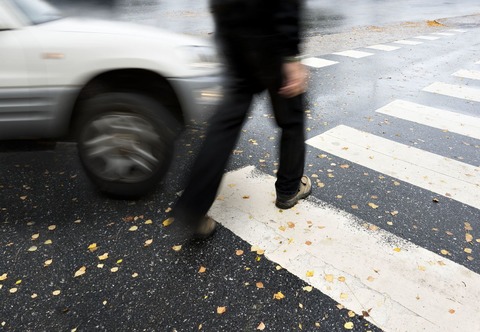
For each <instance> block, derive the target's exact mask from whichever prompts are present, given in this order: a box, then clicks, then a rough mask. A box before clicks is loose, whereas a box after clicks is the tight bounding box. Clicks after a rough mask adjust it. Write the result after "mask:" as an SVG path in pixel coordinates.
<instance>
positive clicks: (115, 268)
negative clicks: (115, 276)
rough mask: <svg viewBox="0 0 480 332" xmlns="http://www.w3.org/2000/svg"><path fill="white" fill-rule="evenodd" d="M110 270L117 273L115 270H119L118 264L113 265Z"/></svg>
mask: <svg viewBox="0 0 480 332" xmlns="http://www.w3.org/2000/svg"><path fill="white" fill-rule="evenodd" d="M110 271H112V272H114V273H115V272H117V271H118V267H117V266H115V267H112V268H111V269H110Z"/></svg>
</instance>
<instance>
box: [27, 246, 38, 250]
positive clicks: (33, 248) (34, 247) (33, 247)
mask: <svg viewBox="0 0 480 332" xmlns="http://www.w3.org/2000/svg"><path fill="white" fill-rule="evenodd" d="M36 250H37V247H36V246H31V247H30V248H28V251H36Z"/></svg>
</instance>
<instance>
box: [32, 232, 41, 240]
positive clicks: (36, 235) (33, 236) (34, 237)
mask: <svg viewBox="0 0 480 332" xmlns="http://www.w3.org/2000/svg"><path fill="white" fill-rule="evenodd" d="M39 236H40V234H39V233H37V234H33V235H32V240H36V239H38V237H39Z"/></svg>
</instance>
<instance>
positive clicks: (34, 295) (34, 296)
mask: <svg viewBox="0 0 480 332" xmlns="http://www.w3.org/2000/svg"><path fill="white" fill-rule="evenodd" d="M37 296H38V295H37V293H33V294H32V295H31V296H30V297H31V298H32V299H35V298H37Z"/></svg>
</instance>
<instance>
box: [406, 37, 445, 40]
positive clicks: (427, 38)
mask: <svg viewBox="0 0 480 332" xmlns="http://www.w3.org/2000/svg"><path fill="white" fill-rule="evenodd" d="M413 38H417V39H424V40H437V39H440V37H434V36H417V37H413Z"/></svg>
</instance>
